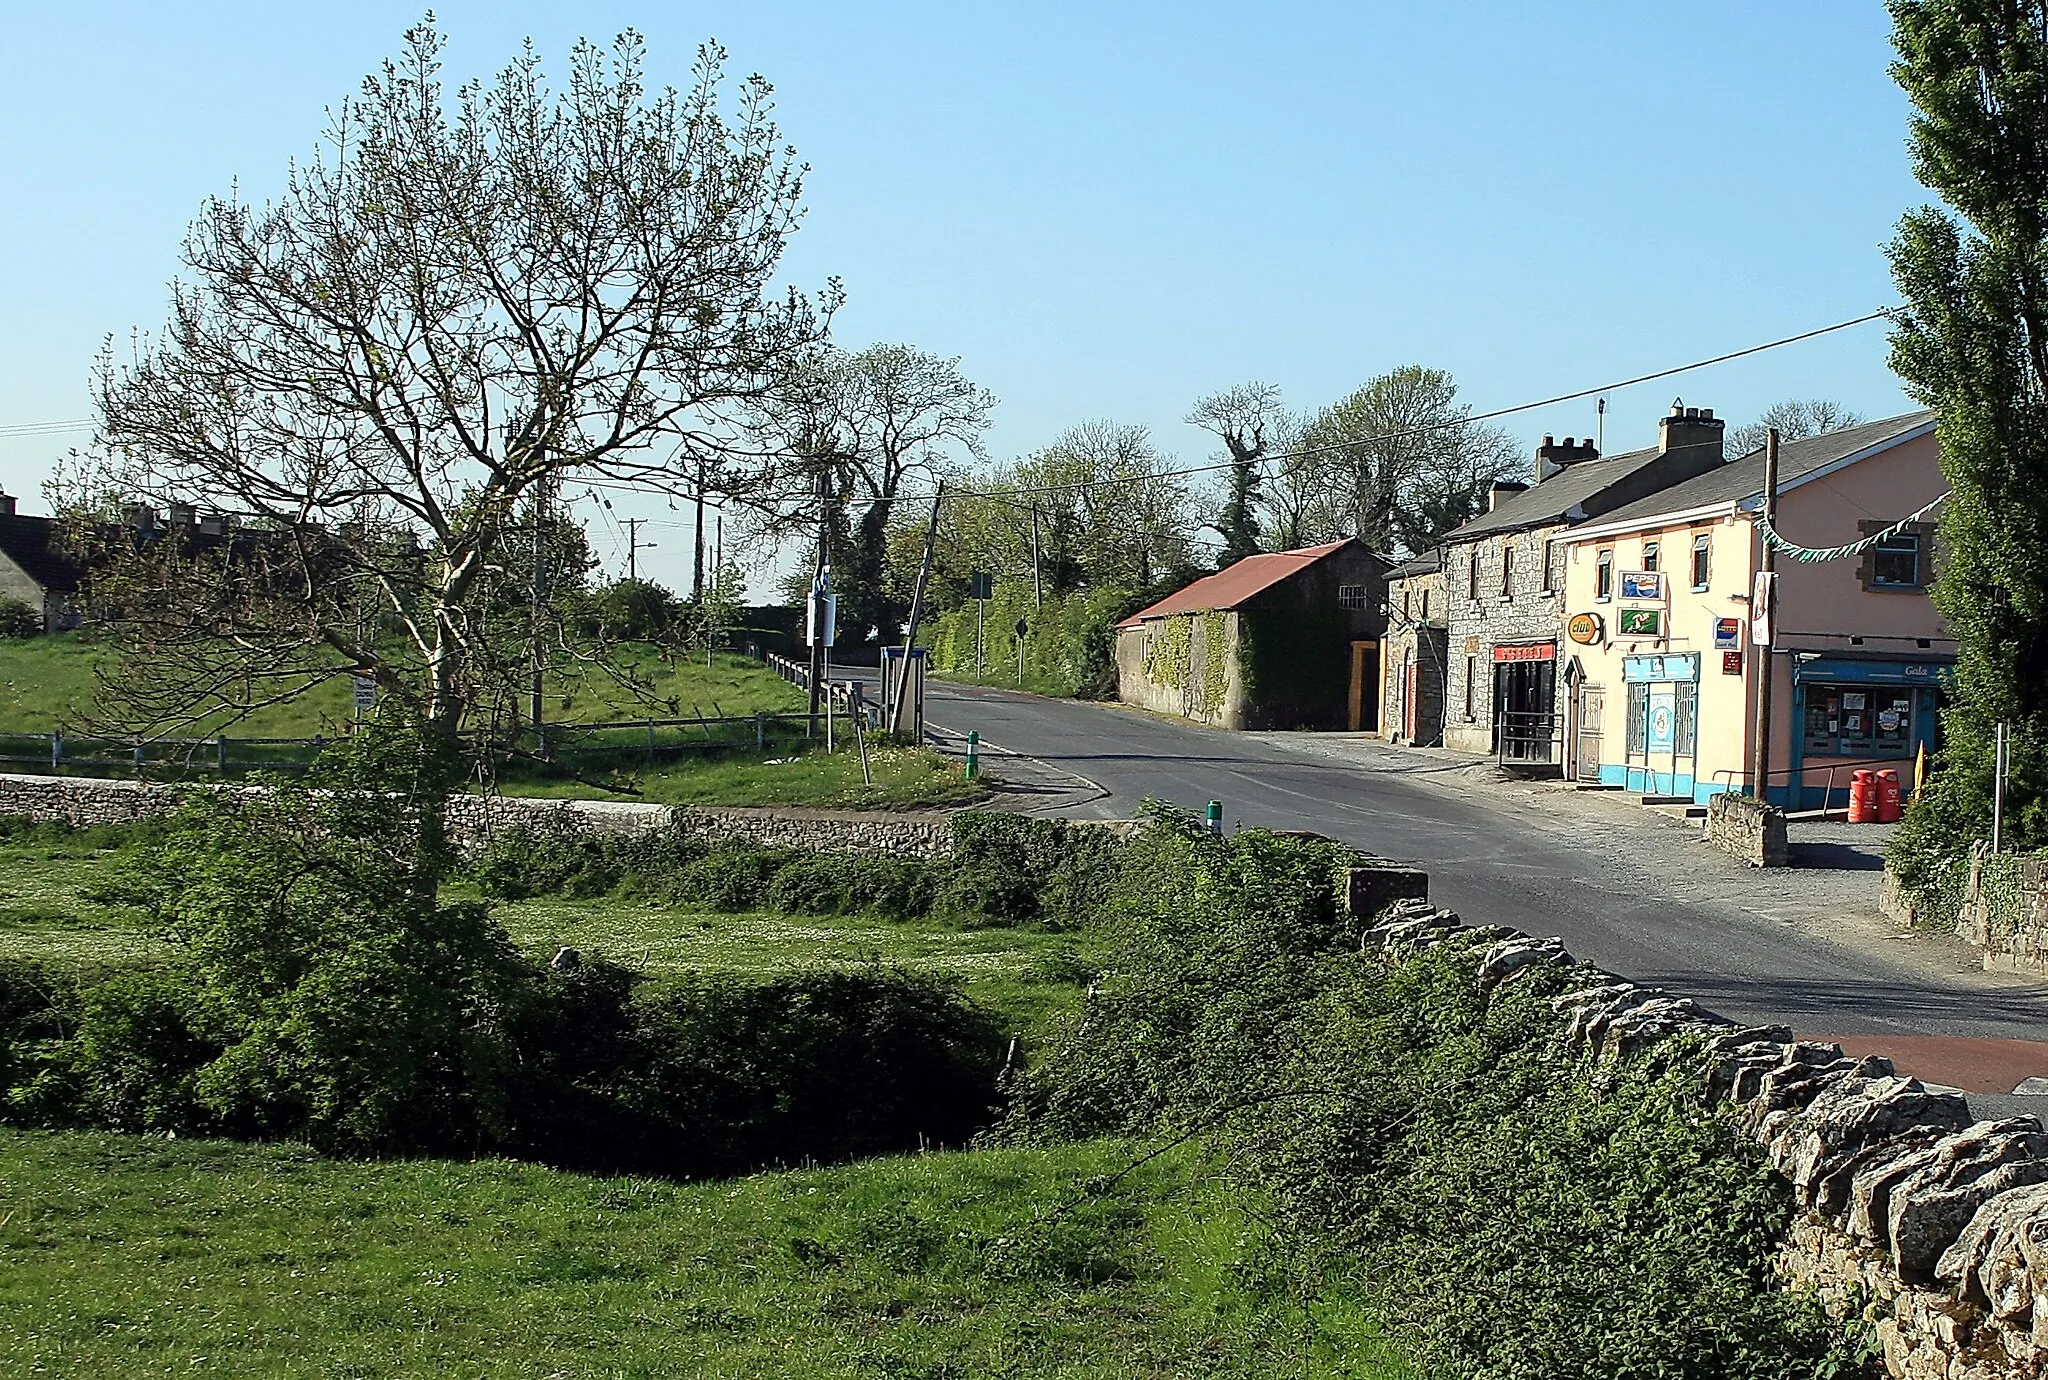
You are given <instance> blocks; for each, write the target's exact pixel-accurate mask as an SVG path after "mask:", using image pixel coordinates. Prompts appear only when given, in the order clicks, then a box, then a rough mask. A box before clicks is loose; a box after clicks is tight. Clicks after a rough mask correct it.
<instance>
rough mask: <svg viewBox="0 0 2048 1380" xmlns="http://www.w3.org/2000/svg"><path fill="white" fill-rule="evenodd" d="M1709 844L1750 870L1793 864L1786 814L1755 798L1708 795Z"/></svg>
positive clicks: (1725, 794) (1724, 794)
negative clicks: (1733, 857)
mask: <svg viewBox="0 0 2048 1380" xmlns="http://www.w3.org/2000/svg"><path fill="white" fill-rule="evenodd" d="M1707 842H1708V843H1711V844H1713V845H1714V847H1716V848H1718V849H1720V850H1721V851H1722V852H1724V853H1732V854H1734V855H1735V856H1736V857H1738V858H1741V859H1742V860H1743V861H1744V862H1746V863H1748V864H1749V865H1750V866H1751V867H1789V866H1791V863H1792V845H1791V844H1790V843H1789V842H1788V841H1787V839H1786V836H1785V812H1784V811H1783V810H1781V809H1779V808H1778V807H1777V806H1775V805H1766V804H1764V803H1763V802H1762V801H1760V800H1758V799H1756V798H1755V797H1753V796H1747V795H1731V794H1727V793H1723V794H1721V795H1715V796H1709V797H1708V798H1707Z"/></svg>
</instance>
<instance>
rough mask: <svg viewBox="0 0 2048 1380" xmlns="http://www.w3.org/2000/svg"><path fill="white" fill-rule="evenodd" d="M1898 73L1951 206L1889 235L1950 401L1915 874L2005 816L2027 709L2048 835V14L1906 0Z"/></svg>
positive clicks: (1909, 851)
mask: <svg viewBox="0 0 2048 1380" xmlns="http://www.w3.org/2000/svg"><path fill="white" fill-rule="evenodd" d="M1890 10H1891V15H1892V19H1893V22H1894V24H1895V26H1896V27H1895V31H1894V34H1893V43H1894V45H1895V46H1896V48H1897V50H1898V55H1899V56H1898V60H1897V61H1896V62H1895V63H1894V64H1893V66H1892V72H1893V75H1894V76H1895V77H1896V78H1897V80H1898V82H1899V84H1900V85H1901V86H1902V87H1904V88H1905V91H1906V94H1907V96H1908V97H1910V98H1911V100H1912V103H1913V107H1914V115H1913V120H1912V132H1911V147H1912V152H1913V162H1914V167H1915V170H1916V171H1917V173H1918V175H1919V177H1920V180H1921V181H1922V182H1923V183H1924V184H1925V185H1926V186H1927V187H1928V189H1929V190H1931V191H1933V192H1934V193H1935V194H1937V195H1938V196H1939V197H1940V198H1941V199H1942V201H1943V202H1945V203H1946V206H1947V207H1948V208H1952V209H1942V208H1940V207H1934V206H1927V207H1922V208H1921V209H1919V210H1917V211H1913V212H1911V213H1910V214H1908V215H1907V216H1906V217H1905V218H1904V219H1903V220H1902V221H1901V222H1900V225H1899V232H1898V235H1897V237H1896V238H1895V239H1894V240H1893V241H1892V244H1891V247H1890V254H1891V262H1892V271H1893V275H1894V277H1895V278H1896V279H1897V282H1898V285H1899V292H1900V295H1901V296H1902V297H1904V298H1905V301H1906V306H1905V309H1904V310H1903V311H1902V312H1900V313H1899V314H1898V316H1897V317H1896V325H1895V327H1894V329H1893V333H1892V367H1893V368H1894V369H1895V370H1896V371H1897V372H1898V374H1899V376H1900V377H1901V378H1902V379H1904V380H1905V381H1906V385H1907V387H1908V389H1909V390H1910V391H1911V392H1912V394H1913V395H1914V397H1915V398H1917V399H1918V400H1919V401H1920V402H1921V403H1922V404H1923V405H1925V406H1927V407H1930V408H1932V409H1934V411H1935V412H1936V413H1937V415H1938V416H1939V419H1940V421H1939V434H1940V439H1941V464H1942V472H1943V474H1944V476H1945V477H1946V478H1947V480H1948V482H1949V485H1950V487H1951V488H1952V490H1953V495H1952V496H1951V497H1950V498H1949V500H1948V501H1947V502H1946V503H1945V504H1944V505H1943V506H1942V509H1941V517H1940V551H1939V555H1938V560H1939V568H1938V576H1939V578H1938V582H1937V583H1936V585H1935V589H1934V599H1935V603H1936V605H1937V606H1938V607H1939V608H1940V609H1941V611H1942V614H1943V616H1944V617H1945V618H1946V619H1947V621H1948V626H1949V627H1950V629H1951V630H1952V631H1953V633H1954V635H1955V638H1956V647H1957V651H1956V668H1955V673H1954V678H1953V680H1952V682H1951V683H1950V687H1949V702H1948V705H1947V707H1946V708H1945V710H1944V711H1943V727H1944V729H1945V730H1946V746H1945V747H1944V749H1943V752H1942V756H1941V762H1940V770H1939V771H1938V772H1937V773H1936V774H1935V776H1934V779H1933V781H1932V782H1931V784H1930V788H1929V789H1928V790H1927V791H1925V792H1924V793H1922V795H1921V796H1920V797H1919V798H1918V799H1916V800H1915V801H1914V804H1913V808H1912V810H1911V811H1910V812H1909V814H1908V816H1907V825H1906V827H1905V828H1904V829H1902V831H1901V833H1900V836H1899V838H1898V839H1897V841H1896V842H1895V844H1894V850H1895V856H1897V857H1899V858H1901V859H1902V860H1903V861H1904V862H1905V863H1906V864H1907V866H1908V868H1909V871H1916V872H1918V874H1919V875H1914V876H1911V877H1910V878H1909V880H1913V881H1916V882H1924V881H1926V880H1927V877H1926V875H1925V867H1926V860H1928V859H1930V858H1933V857H1939V856H1941V855H1944V854H1946V855H1950V856H1952V855H1954V854H1955V853H1957V852H1959V851H1960V850H1961V849H1962V848H1964V847H1965V846H1966V845H1967V843H1968V841H1969V840H1971V839H1973V838H1977V837H1981V836H1982V835H1983V834H1984V833H1985V832H1986V831H1988V829H1989V817H1990V808H1991V796H1992V779H1991V778H1992V757H1993V749H1992V743H1993V736H1994V731H1995V728H1996V726H1997V725H1998V724H1999V723H2000V722H2007V723H2010V724H2011V725H2012V743H2011V749H2010V750H2011V763H2012V767H2011V776H2012V785H2011V786H2010V787H2009V789H2008V794H2007V797H2006V798H2007V800H2008V801H2010V802H2012V803H2013V805H2014V807H2015V808H2014V809H2013V811H2012V812H2011V813H2010V814H2009V815H2008V819H2007V824H2006V829H2007V835H2006V837H2007V838H2008V839H2010V840H2012V841H2013V842H2015V843H2017V844H2020V845H2022V846H2025V845H2037V844H2040V843H2042V842H2044V841H2048V678H2044V677H2043V676H2042V675H2041V673H2040V668H2041V666H2042V665H2043V664H2048V548H2044V546H2043V544H2042V541H2041V533H2042V532H2043V531H2048V271H2044V268H2043V265H2044V263H2048V104H2044V102H2043V100H2042V93H2043V92H2044V91H2048V11H2044V7H2043V6H2042V5H2041V4H2040V3H2038V2H2036V3H1997V4H1992V3H1984V0H1892V3H1891V5H1890Z"/></svg>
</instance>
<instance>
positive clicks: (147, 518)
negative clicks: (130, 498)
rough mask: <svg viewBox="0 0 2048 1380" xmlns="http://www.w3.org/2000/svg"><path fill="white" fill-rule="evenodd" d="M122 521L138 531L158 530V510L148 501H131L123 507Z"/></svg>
mask: <svg viewBox="0 0 2048 1380" xmlns="http://www.w3.org/2000/svg"><path fill="white" fill-rule="evenodd" d="M121 521H122V522H124V523H126V524H127V525H128V526H130V527H132V528H134V529H135V530H136V531H138V532H153V531H155V530H156V512H155V510H154V509H152V508H151V507H150V506H149V505H148V504H147V503H131V504H129V505H128V506H127V507H125V508H123V509H122V510H121Z"/></svg>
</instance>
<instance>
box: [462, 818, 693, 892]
mask: <svg viewBox="0 0 2048 1380" xmlns="http://www.w3.org/2000/svg"><path fill="white" fill-rule="evenodd" d="M702 856H704V845H703V844H702V843H701V842H699V841H698V840H696V839H695V838H692V837H690V836H688V835H685V834H683V833H681V832H680V831H677V830H673V829H667V830H662V831H661V832H659V833H653V834H608V833H600V832H589V833H574V834H567V833H555V832H541V831H538V830H534V829H529V828H527V827H526V826H524V825H513V826H511V827H510V828H506V829H501V830H499V831H497V832H496V833H494V834H493V835H492V836H491V838H490V841H489V842H488V843H486V844H485V845H484V847H483V848H481V849H479V850H477V852H476V853H474V854H473V855H472V856H471V857H470V859H469V861H468V862H467V863H466V864H465V865H464V867H463V869H462V873H463V875H464V876H466V877H467V878H468V879H469V880H470V881H471V882H473V883H475V885H476V886H477V888H478V889H479V890H481V891H482V892H483V893H484V894H485V895H486V896H491V897H495V898H497V899H500V900H506V901H520V900H525V899H526V898H527V897H530V896H549V895H561V896H576V897H588V896H604V895H608V894H610V893H611V892H614V891H622V892H628V893H640V892H645V891H648V890H650V889H653V888H654V887H656V886H658V885H660V884H662V883H664V882H665V881H666V879H668V878H670V877H672V876H673V875H674V874H675V873H676V872H677V871H678V870H680V869H681V868H683V867H685V866H687V865H688V864H689V863H691V862H694V861H695V860H696V859H698V858H701V857H702Z"/></svg>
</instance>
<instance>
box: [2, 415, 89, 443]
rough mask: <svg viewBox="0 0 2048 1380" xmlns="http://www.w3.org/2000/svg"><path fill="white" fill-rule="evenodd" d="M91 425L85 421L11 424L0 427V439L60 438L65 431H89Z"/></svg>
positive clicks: (87, 420)
mask: <svg viewBox="0 0 2048 1380" xmlns="http://www.w3.org/2000/svg"><path fill="white" fill-rule="evenodd" d="M92 427H93V423H92V421H91V420H90V419H89V418H87V419H81V420H79V421H75V422H13V423H10V424H8V425H5V426H0V438H9V439H11V438H13V437H17V436H61V435H63V434H64V433H65V432H67V431H90V430H92Z"/></svg>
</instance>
